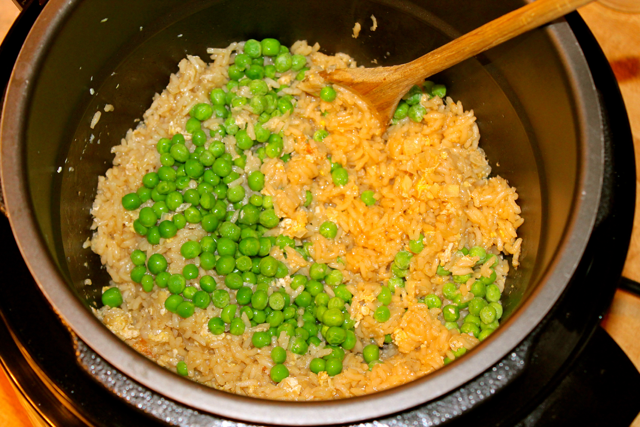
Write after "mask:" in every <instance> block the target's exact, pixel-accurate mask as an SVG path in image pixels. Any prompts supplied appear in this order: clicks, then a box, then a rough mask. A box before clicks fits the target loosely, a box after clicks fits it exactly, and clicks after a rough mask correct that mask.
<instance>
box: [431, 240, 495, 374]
mask: <svg viewBox="0 0 640 427" xmlns="http://www.w3.org/2000/svg"><path fill="white" fill-rule="evenodd" d="M460 252H461V255H464V256H467V255H469V256H472V257H478V261H477V262H476V267H480V266H481V265H483V264H485V263H489V264H490V267H491V274H490V276H489V277H484V276H480V277H478V279H476V280H475V281H474V282H473V284H472V285H471V288H470V290H469V293H468V294H467V295H466V296H464V297H463V296H462V293H461V292H460V285H461V284H464V283H467V282H468V281H469V279H471V277H472V274H467V275H464V276H455V275H451V272H449V271H447V270H445V269H444V268H443V267H442V266H438V269H437V274H438V275H439V276H443V277H451V279H452V280H451V281H448V282H446V283H445V284H444V285H443V287H442V295H443V297H444V298H445V301H444V302H443V301H442V299H441V298H440V297H438V296H437V295H436V294H430V295H427V296H426V297H425V298H424V300H423V302H424V303H425V304H427V306H428V307H429V308H441V309H442V316H443V319H444V322H445V326H446V327H447V329H449V330H451V329H456V330H458V331H459V332H461V333H466V334H470V335H473V336H474V337H476V338H478V339H479V340H480V341H484V340H485V339H486V338H487V337H488V336H489V335H491V333H492V332H493V331H495V330H496V329H497V328H498V326H499V325H500V322H499V321H500V318H501V317H502V313H503V308H502V304H501V303H500V298H501V291H500V288H499V287H498V286H497V285H496V284H495V283H494V282H495V281H496V272H495V267H496V266H497V264H498V257H497V256H496V255H493V254H488V253H487V252H486V250H485V249H484V248H482V247H479V246H474V247H472V248H471V249H467V248H463V249H462V250H461V251H460ZM465 352H466V349H464V348H462V349H460V350H458V351H457V352H454V354H455V356H456V357H459V356H461V355H463V354H464V353H465ZM450 361H451V360H449V359H448V358H446V359H445V363H449V362H450Z"/></svg>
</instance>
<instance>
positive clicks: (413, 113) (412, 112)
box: [407, 104, 427, 123]
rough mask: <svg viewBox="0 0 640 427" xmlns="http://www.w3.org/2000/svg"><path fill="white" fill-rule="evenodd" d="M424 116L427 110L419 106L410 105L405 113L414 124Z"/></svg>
mask: <svg viewBox="0 0 640 427" xmlns="http://www.w3.org/2000/svg"><path fill="white" fill-rule="evenodd" d="M425 114H427V109H426V108H424V107H423V106H422V105H420V104H416V105H412V106H411V107H410V108H409V111H408V112H407V115H408V116H409V118H410V119H411V120H413V121H414V122H416V123H420V122H421V121H422V119H423V118H424V115H425Z"/></svg>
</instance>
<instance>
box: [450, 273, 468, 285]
mask: <svg viewBox="0 0 640 427" xmlns="http://www.w3.org/2000/svg"><path fill="white" fill-rule="evenodd" d="M469 279H471V273H469V274H463V275H461V276H455V275H454V276H453V281H454V282H456V283H461V284H462V283H467V282H468V281H469Z"/></svg>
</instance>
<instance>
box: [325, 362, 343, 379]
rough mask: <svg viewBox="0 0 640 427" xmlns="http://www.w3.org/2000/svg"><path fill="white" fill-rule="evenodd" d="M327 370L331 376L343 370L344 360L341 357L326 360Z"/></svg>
mask: <svg viewBox="0 0 640 427" xmlns="http://www.w3.org/2000/svg"><path fill="white" fill-rule="evenodd" d="M326 370H327V374H329V376H330V377H333V376H336V375H338V374H339V373H341V372H342V360H339V359H333V358H331V359H329V360H327V361H326Z"/></svg>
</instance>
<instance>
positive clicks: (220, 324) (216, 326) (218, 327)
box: [207, 317, 225, 335]
mask: <svg viewBox="0 0 640 427" xmlns="http://www.w3.org/2000/svg"><path fill="white" fill-rule="evenodd" d="M207 326H208V327H209V332H211V333H212V334H214V335H221V334H224V328H225V325H224V321H223V320H222V319H221V318H219V317H212V318H211V319H210V320H209V323H208V324H207Z"/></svg>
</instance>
